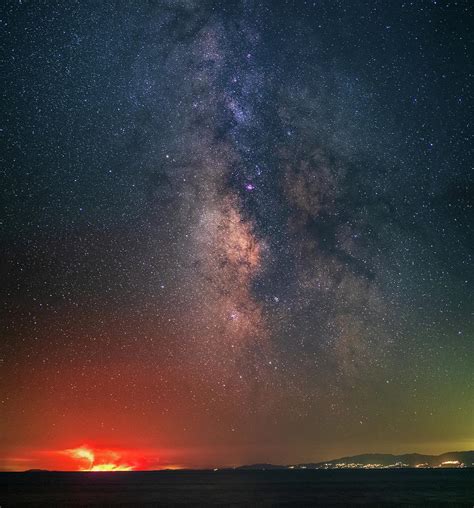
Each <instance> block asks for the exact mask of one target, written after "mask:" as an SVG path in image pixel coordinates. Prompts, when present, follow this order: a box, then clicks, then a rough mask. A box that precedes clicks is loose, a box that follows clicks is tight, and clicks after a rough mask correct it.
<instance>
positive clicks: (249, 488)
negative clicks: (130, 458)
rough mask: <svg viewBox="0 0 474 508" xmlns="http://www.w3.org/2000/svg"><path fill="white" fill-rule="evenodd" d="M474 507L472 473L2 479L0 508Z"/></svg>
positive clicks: (200, 473) (15, 476)
mask: <svg viewBox="0 0 474 508" xmlns="http://www.w3.org/2000/svg"><path fill="white" fill-rule="evenodd" d="M361 505H363V506H367V505H369V506H430V507H431V506H466V507H472V506H474V469H450V470H442V469H437V470H433V469H432V470H413V469H405V470H372V471H367V470H338V471H337V470H336V471H324V470H286V471H285V470H284V471H217V472H212V471H163V472H130V473H128V472H123V473H54V472H35V473H0V506H1V508H8V507H11V506H30V507H33V506H45V507H49V508H53V507H68V506H154V507H157V506H163V507H168V506H258V507H261V506H262V507H265V506H361Z"/></svg>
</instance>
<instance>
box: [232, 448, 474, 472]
mask: <svg viewBox="0 0 474 508" xmlns="http://www.w3.org/2000/svg"><path fill="white" fill-rule="evenodd" d="M450 461H452V462H456V461H457V462H459V463H462V464H464V465H465V466H466V467H474V450H470V451H464V452H446V453H442V454H441V455H424V454H420V453H404V454H402V455H393V454H391V453H365V454H361V455H352V456H348V457H341V458H339V459H332V460H326V461H323V462H312V463H304V464H294V465H278V464H250V465H244V466H240V467H237V468H236V469H239V470H242V469H243V470H260V471H262V470H268V469H289V468H298V469H322V468H325V467H328V466H336V465H337V464H347V465H349V464H359V465H362V466H366V465H369V464H372V465H375V464H377V465H380V466H383V467H387V466H391V465H395V464H397V463H398V464H403V465H405V466H409V467H416V466H420V465H426V467H438V466H440V465H441V464H442V463H443V462H444V463H446V462H450Z"/></svg>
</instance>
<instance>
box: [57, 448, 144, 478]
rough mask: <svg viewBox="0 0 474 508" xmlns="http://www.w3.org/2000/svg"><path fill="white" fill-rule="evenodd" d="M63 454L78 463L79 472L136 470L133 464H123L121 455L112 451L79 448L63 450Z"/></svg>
mask: <svg viewBox="0 0 474 508" xmlns="http://www.w3.org/2000/svg"><path fill="white" fill-rule="evenodd" d="M65 453H66V454H67V455H69V456H70V457H72V458H73V459H78V460H79V461H80V465H79V468H78V470H79V471H98V472H99V471H133V470H134V469H135V468H136V466H135V465H134V464H128V463H123V462H122V457H121V454H120V453H119V452H116V451H113V450H93V449H92V448H90V447H88V446H80V447H78V448H72V449H69V450H65Z"/></svg>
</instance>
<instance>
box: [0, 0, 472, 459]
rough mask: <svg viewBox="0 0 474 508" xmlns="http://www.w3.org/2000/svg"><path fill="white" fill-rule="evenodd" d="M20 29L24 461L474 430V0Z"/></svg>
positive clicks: (170, 6)
mask: <svg viewBox="0 0 474 508" xmlns="http://www.w3.org/2000/svg"><path fill="white" fill-rule="evenodd" d="M0 23H1V24H2V27H3V36H2V45H3V47H4V56H5V58H4V71H3V73H2V74H3V79H4V85H5V86H4V87H3V88H4V96H3V99H4V100H3V102H2V104H3V106H2V113H3V114H2V127H1V135H2V142H3V150H2V167H3V170H2V186H1V189H2V205H3V206H2V208H3V213H2V216H1V224H0V227H1V229H0V231H1V235H2V246H3V249H4V254H3V256H2V265H1V266H2V271H1V273H2V285H1V288H0V291H1V312H2V319H1V322H2V347H1V351H2V355H1V357H2V368H1V371H2V377H3V381H2V383H1V390H0V395H1V407H2V409H1V412H2V414H3V416H2V418H1V422H2V423H0V428H1V437H0V452H1V453H0V457H1V459H2V462H1V467H3V468H6V469H22V468H23V469H24V468H25V467H24V466H25V465H26V466H27V467H29V466H31V467H33V466H34V467H37V466H38V464H40V465H41V467H43V464H46V465H45V466H44V467H53V466H50V465H49V464H53V465H54V464H56V465H57V464H59V466H58V467H66V466H65V465H63V463H62V462H60V460H64V458H63V459H59V458H58V455H57V453H59V451H61V450H65V451H66V452H67V451H71V450H72V451H73V452H74V453H76V456H79V457H80V456H81V455H80V453H84V452H83V451H81V452H80V453H79V452H76V450H82V449H80V448H78V447H79V446H80V445H82V444H84V443H95V444H99V445H100V446H102V447H105V448H106V449H107V450H113V449H114V447H119V448H120V449H133V450H141V452H140V453H141V454H142V455H141V457H142V459H140V464H141V466H140V467H144V468H147V467H156V464H158V463H159V464H160V465H167V464H178V465H185V466H193V467H201V466H214V465H232V464H239V463H245V462H272V461H273V462H281V463H290V462H305V461H316V460H323V459H325V458H334V457H336V456H340V455H350V454H351V453H358V452H371V451H374V452H380V451H383V452H406V451H419V452H427V453H441V452H444V451H446V450H447V449H455V448H457V449H470V448H472V445H473V439H474V436H473V435H472V428H473V427H472V423H473V421H474V414H473V410H472V408H473V407H474V400H473V394H474V392H473V381H474V379H473V375H472V363H473V361H474V348H473V342H472V339H473V336H472V333H473V328H472V311H473V307H472V297H471V293H472V291H471V284H472V252H473V237H472V179H471V174H472V173H471V171H470V170H471V168H472V148H471V147H472V128H471V123H472V120H471V119H472V89H471V82H472V72H473V68H472V62H471V58H470V53H471V51H472V37H471V36H470V33H469V29H470V26H472V8H471V7H470V5H469V2H462V1H461V2H452V1H420V2H408V1H407V2H402V1H400V2H392V3H389V4H388V3H386V2H379V1H376V0H374V1H358V2H340V1H324V0H322V1H314V2H311V1H301V2H300V1H283V0H281V1H275V2H265V1H264V2H252V1H250V0H241V1H238V2H219V1H207V0H203V1H197V0H196V1H194V0H175V1H171V0H158V1H150V2H144V3H136V4H126V3H116V2H102V3H100V4H97V3H95V2H87V1H86V2H82V1H81V2H55V3H49V4H44V3H36V2H35V3H33V2H27V1H23V2H17V1H15V2H13V1H12V2H8V3H7V4H6V5H5V6H4V8H3V12H2V15H1V20H0ZM2 450H3V451H2ZM46 451H47V452H46ZM86 451H87V450H86ZM77 453H79V455H77ZM87 453H88V454H89V455H90V453H89V451H87ZM137 453H138V452H137ZM55 454H56V455H55ZM89 455H87V457H89ZM62 456H63V457H64V453H63V455H62ZM87 457H86V458H87ZM143 457H146V458H143ZM76 458H77V457H76ZM55 461H56V462H55ZM124 467H129V466H127V465H126V464H125V466H124ZM130 467H131V466H130Z"/></svg>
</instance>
